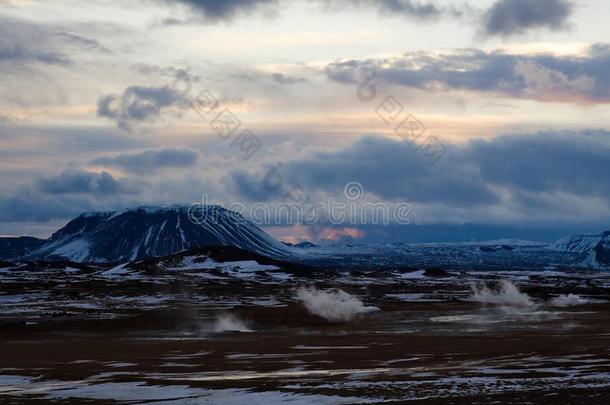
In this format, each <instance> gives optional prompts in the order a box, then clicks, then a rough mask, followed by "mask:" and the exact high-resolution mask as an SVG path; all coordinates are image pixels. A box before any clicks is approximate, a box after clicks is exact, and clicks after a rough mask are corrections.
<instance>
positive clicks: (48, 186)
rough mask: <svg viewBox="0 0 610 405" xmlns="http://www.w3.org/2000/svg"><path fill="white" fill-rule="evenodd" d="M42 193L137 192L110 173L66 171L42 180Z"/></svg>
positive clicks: (40, 182) (112, 193) (113, 193)
mask: <svg viewBox="0 0 610 405" xmlns="http://www.w3.org/2000/svg"><path fill="white" fill-rule="evenodd" d="M38 185H39V188H40V191H42V192H45V193H49V194H101V195H117V194H125V193H134V192H135V191H136V190H134V189H133V187H130V186H128V185H127V184H125V183H124V182H121V181H119V180H116V179H115V178H114V177H112V175H111V174H109V173H108V172H101V173H93V172H87V171H81V170H69V171H65V172H63V173H61V174H59V175H58V176H54V177H48V178H44V179H40V180H39V182H38Z"/></svg>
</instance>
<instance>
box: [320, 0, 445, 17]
mask: <svg viewBox="0 0 610 405" xmlns="http://www.w3.org/2000/svg"><path fill="white" fill-rule="evenodd" d="M326 4H327V6H330V7H332V8H334V9H343V8H346V7H374V8H377V10H378V11H379V12H380V13H382V14H385V15H392V16H395V15H400V16H407V17H412V18H421V19H432V18H437V17H439V16H441V15H442V14H443V13H445V10H444V9H443V8H442V7H440V6H437V5H436V4H434V3H432V2H422V1H411V0H334V1H330V2H328V3H326Z"/></svg>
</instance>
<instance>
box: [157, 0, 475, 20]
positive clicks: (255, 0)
mask: <svg viewBox="0 0 610 405" xmlns="http://www.w3.org/2000/svg"><path fill="white" fill-rule="evenodd" d="M158 1H161V0H158ZM162 1H164V2H165V3H168V4H169V3H171V4H182V5H185V6H188V7H189V9H190V10H191V11H193V12H195V13H197V14H198V15H199V17H202V18H203V19H204V21H206V22H218V21H230V20H233V19H234V18H235V17H237V16H239V15H247V14H250V13H252V12H255V11H259V12H260V11H262V12H266V13H267V14H269V15H273V14H276V13H277V12H278V9H279V8H280V7H281V6H282V5H284V4H286V5H290V4H291V3H292V1H288V0H224V1H216V0H177V1H172V2H170V1H168V0H162ZM310 1H311V2H315V3H319V4H321V5H322V6H323V7H324V8H325V10H328V11H332V12H340V11H343V10H350V9H361V8H368V9H371V8H373V9H375V10H377V11H378V12H379V13H380V14H382V15H384V16H401V17H408V18H412V19H419V20H422V21H428V20H433V19H436V18H438V17H441V16H443V15H451V16H458V15H461V14H462V13H463V10H462V8H463V7H442V6H439V5H437V4H436V3H434V2H431V1H414V0H310ZM197 20H201V18H199V19H197V18H192V17H188V18H176V17H171V18H168V19H166V20H165V21H164V23H165V24H167V25H175V24H183V23H191V22H194V21H197Z"/></svg>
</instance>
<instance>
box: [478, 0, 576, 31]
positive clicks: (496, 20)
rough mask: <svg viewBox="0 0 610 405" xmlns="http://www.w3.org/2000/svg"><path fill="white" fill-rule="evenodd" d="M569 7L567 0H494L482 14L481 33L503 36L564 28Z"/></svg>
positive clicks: (570, 3) (571, 7) (571, 9)
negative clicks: (482, 30) (543, 29)
mask: <svg viewBox="0 0 610 405" xmlns="http://www.w3.org/2000/svg"><path fill="white" fill-rule="evenodd" d="M573 9H574V7H573V4H572V2H571V1H570V0H497V1H496V2H495V3H494V4H493V5H492V6H491V8H490V9H489V10H488V11H487V12H486V13H485V14H484V16H483V26H484V32H485V34H486V35H489V36H493V35H498V36H505V37H506V36H510V35H515V34H522V33H524V32H526V31H530V30H534V29H538V28H548V29H552V30H560V29H564V28H566V25H567V20H568V18H569V17H570V15H571V14H572V11H573Z"/></svg>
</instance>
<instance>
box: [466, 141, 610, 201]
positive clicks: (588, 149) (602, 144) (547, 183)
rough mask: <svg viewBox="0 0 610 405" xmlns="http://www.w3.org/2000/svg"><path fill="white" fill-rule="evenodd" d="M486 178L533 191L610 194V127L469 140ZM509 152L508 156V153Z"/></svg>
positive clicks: (488, 180) (472, 152)
mask: <svg viewBox="0 0 610 405" xmlns="http://www.w3.org/2000/svg"><path fill="white" fill-rule="evenodd" d="M469 154H470V156H471V157H472V159H473V160H474V161H475V162H476V163H477V166H478V167H479V170H480V173H481V177H482V179H483V180H484V181H485V182H488V183H493V184H496V185H502V186H509V187H511V188H513V189H518V190H523V191H527V192H532V193H536V194H538V193H544V192H557V191H560V192H565V193H570V194H576V195H589V196H599V197H608V196H610V182H608V181H606V179H604V175H602V173H610V133H608V132H606V131H582V132H574V131H566V132H561V133H545V132H543V133H539V134H536V135H535V136H528V137H525V136H515V135H513V136H503V137H500V138H496V139H493V140H489V141H484V140H475V141H472V142H471V143H470V148H469ZM509 157H510V158H509Z"/></svg>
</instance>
